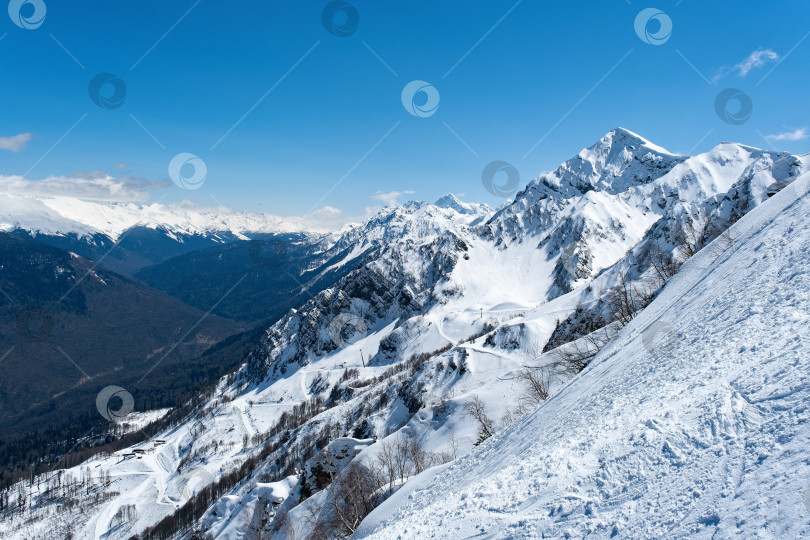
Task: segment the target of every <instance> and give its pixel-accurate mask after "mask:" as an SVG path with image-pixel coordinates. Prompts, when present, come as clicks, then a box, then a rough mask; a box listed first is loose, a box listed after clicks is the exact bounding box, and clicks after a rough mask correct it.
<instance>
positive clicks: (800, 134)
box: [765, 128, 807, 141]
mask: <svg viewBox="0 0 810 540" xmlns="http://www.w3.org/2000/svg"><path fill="white" fill-rule="evenodd" d="M765 138H766V139H768V140H769V141H802V140H804V139H806V138H807V128H799V129H797V130H796V131H785V132H784V133H776V134H774V135H766V136H765Z"/></svg>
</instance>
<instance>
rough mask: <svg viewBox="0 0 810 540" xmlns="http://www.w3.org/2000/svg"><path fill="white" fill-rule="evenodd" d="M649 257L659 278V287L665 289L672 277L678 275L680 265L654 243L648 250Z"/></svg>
mask: <svg viewBox="0 0 810 540" xmlns="http://www.w3.org/2000/svg"><path fill="white" fill-rule="evenodd" d="M647 256H648V257H649V260H650V264H651V265H652V267H653V269H654V270H655V274H656V276H657V277H658V281H659V286H661V287H663V286H664V284H665V283H666V282H667V281H669V280H670V279H671V278H672V276H674V275H675V274H677V273H678V269H679V265H678V262H677V261H676V259H675V257H673V256H672V255H667V254H666V253H664V251H663V250H662V249H661V246H659V245H658V244H656V243H653V244H652V245H651V246H650V248H649V249H648V250H647Z"/></svg>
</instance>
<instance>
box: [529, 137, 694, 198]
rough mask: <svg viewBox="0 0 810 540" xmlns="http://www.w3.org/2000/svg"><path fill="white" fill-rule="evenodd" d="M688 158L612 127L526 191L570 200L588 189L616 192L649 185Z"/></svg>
mask: <svg viewBox="0 0 810 540" xmlns="http://www.w3.org/2000/svg"><path fill="white" fill-rule="evenodd" d="M687 157H688V156H680V155H677V154H673V153H671V152H669V151H667V150H665V149H664V148H662V147H660V146H657V145H655V144H653V143H651V142H650V141H648V140H647V139H645V138H643V137H641V136H639V135H636V134H635V133H633V132H631V131H629V130H626V129H624V128H616V129H614V130H612V131H610V132H608V133H607V134H606V135H605V136H604V137H602V138H601V139H599V141H597V142H596V144H594V145H592V146H590V147H588V148H585V149H583V150H582V151H580V152H579V154H577V155H576V156H574V157H573V158H572V159H570V160H568V161H566V162H565V163H563V164H562V165H560V166H559V167H558V168H557V169H556V170H554V171H553V172H551V173H548V174H545V175H542V176H540V177H538V178H536V179H535V180H533V181H532V182H531V183H530V184H529V186H528V188H529V189H531V190H535V191H540V192H542V193H545V194H547V195H553V194H558V195H561V196H564V197H570V196H574V195H579V194H582V193H586V192H588V191H591V190H594V189H595V190H603V191H608V192H610V193H620V192H623V191H626V190H627V189H629V188H630V187H633V186H636V185H643V184H647V183H649V182H652V181H653V180H655V179H656V178H659V177H661V176H663V175H664V174H666V173H667V172H669V171H670V170H672V168H673V167H675V166H676V165H677V164H679V163H681V162H683V161H685V160H686V159H687Z"/></svg>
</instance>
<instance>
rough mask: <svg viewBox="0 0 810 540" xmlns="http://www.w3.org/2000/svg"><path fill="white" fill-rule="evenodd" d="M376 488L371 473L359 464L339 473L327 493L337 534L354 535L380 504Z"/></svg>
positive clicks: (354, 464)
mask: <svg viewBox="0 0 810 540" xmlns="http://www.w3.org/2000/svg"><path fill="white" fill-rule="evenodd" d="M378 488H379V486H378V485H377V484H376V482H375V481H374V475H373V474H372V473H371V471H370V470H369V469H368V468H367V467H365V466H363V465H360V464H359V463H355V462H353V463H351V464H349V465H348V466H347V467H346V468H345V469H343V471H341V473H340V475H339V477H338V478H337V479H336V480H335V481H333V482H332V485H331V489H330V493H329V498H330V499H331V503H332V510H333V511H334V517H335V518H336V522H337V525H338V532H340V533H342V534H343V535H346V536H349V535H351V534H354V532H355V531H356V530H357V528H358V527H359V526H360V523H361V522H362V521H363V519H365V517H366V516H367V515H369V514H370V513H371V511H372V510H374V508H376V506H377V505H378V504H379V503H380V502H381V501H380V496H379V494H378Z"/></svg>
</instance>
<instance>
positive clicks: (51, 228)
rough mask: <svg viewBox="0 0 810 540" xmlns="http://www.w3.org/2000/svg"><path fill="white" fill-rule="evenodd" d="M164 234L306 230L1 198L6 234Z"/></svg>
mask: <svg viewBox="0 0 810 540" xmlns="http://www.w3.org/2000/svg"><path fill="white" fill-rule="evenodd" d="M136 226H137V227H146V228H150V229H158V228H160V229H163V230H166V231H167V232H168V233H169V234H173V235H176V236H182V235H193V234H216V233H218V232H230V233H233V234H234V235H236V236H237V237H241V238H243V239H247V236H245V235H246V234H247V233H273V232H300V231H304V230H306V228H305V227H304V226H302V225H300V224H296V223H293V222H288V221H285V220H284V219H283V218H279V217H277V216H271V215H269V214H248V213H243V212H222V211H217V210H213V209H191V208H185V207H183V206H180V205H169V206H167V205H162V204H158V203H153V204H143V205H138V204H134V203H101V202H96V201H84V200H80V199H75V198H71V197H47V198H46V197H41V198H34V197H23V196H15V195H9V194H0V230H13V229H22V230H26V231H30V232H32V233H40V234H53V235H65V234H69V233H74V234H76V235H78V236H79V237H87V236H92V235H94V234H103V235H105V236H107V237H109V238H110V239H112V240H117V239H118V238H119V237H120V236H121V234H122V233H124V232H125V231H127V230H128V229H131V228H133V227H136Z"/></svg>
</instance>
